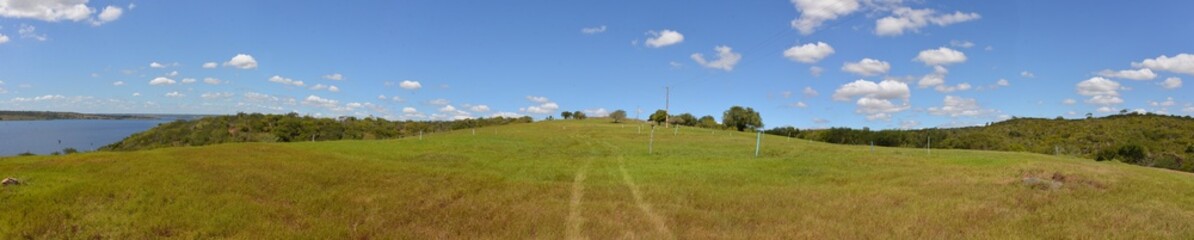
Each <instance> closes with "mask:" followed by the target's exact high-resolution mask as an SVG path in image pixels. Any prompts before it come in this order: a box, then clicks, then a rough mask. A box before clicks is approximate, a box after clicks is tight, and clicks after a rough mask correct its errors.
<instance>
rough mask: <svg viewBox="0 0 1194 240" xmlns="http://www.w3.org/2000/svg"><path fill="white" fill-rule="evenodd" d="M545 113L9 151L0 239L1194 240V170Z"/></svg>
mask: <svg viewBox="0 0 1194 240" xmlns="http://www.w3.org/2000/svg"><path fill="white" fill-rule="evenodd" d="M639 127H640V126H639V125H636V124H612V123H607V122H604V121H601V120H589V121H549V122H539V123H533V124H516V125H506V126H498V127H488V128H481V129H478V130H477V131H476V132H475V134H474V133H473V132H472V131H469V130H462V131H453V132H447V133H442V134H430V135H426V136H424V137H423V138H422V139H419V138H404V139H400V140H378V141H328V142H302V143H234V144H221V145H212V146H202V147H180V148H162V149H155V150H148V151H133V152H97V153H87V154H77V155H68V156H35V157H15V158H2V159H0V175H2V176H12V177H16V178H19V179H22V180H24V181H25V182H26V184H24V185H20V186H6V187H3V188H2V189H0V203H2V204H3V208H4V210H3V211H0V222H3V223H5V224H0V238H5V239H12V238H105V239H137V238H236V239H278V238H315V239H329V238H332V239H340V238H354V239H364V238H382V239H433V238H440V239H442V238H457V239H459V238H464V239H476V238H497V239H527V238H547V239H553V238H554V239H558V238H568V239H580V238H592V239H608V238H648V239H660V238H676V239H693V238H698V239H704V238H775V237H778V236H783V237H786V238H814V239H825V238H831V239H837V238H863V239H875V238H926V237H929V238H947V239H954V238H1002V239H1018V238H1047V239H1057V238H1078V239H1089V238H1131V239H1137V238H1178V239H1189V238H1194V221H1189V220H1190V219H1194V193H1191V192H1190V191H1188V189H1192V188H1194V180H1192V179H1194V178H1192V176H1191V175H1190V174H1187V173H1182V172H1174V171H1167V170H1162V169H1155V168H1144V167H1139V166H1132V165H1127V164H1122V163H1117V162H1094V161H1089V160H1084V159H1077V158H1069V157H1056V156H1046V155H1038V154H1027V153H1006V152H987V151H971V150H933V151H932V152H931V153H928V152H926V151H925V150H924V149H906V148H882V147H880V148H873V149H872V148H869V147H859V146H844V145H832V144H825V143H817V142H809V141H803V140H792V139H786V138H781V137H776V136H766V137H764V138H763V139H762V144H763V147H762V151H761V152H762V154H761V156H760V157H757V158H756V157H754V156H753V154H754V144H755V135H753V134H747V133H738V132H728V131H711V130H706V129H696V128H682V129H680V130H679V131H678V133H677V132H673V131H674V130H670V129H669V130H658V131H656V132H654V133H653V135H654V141H653V149H652V150H651V151H653V152H654V154H648V144H649V143H650V142H652V141H651V140H649V138H650V136H651V135H652V133H650V130H649V129H648V128H642V130H641V131H640V128H639Z"/></svg>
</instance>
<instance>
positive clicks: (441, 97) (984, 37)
mask: <svg viewBox="0 0 1194 240" xmlns="http://www.w3.org/2000/svg"><path fill="white" fill-rule="evenodd" d="M1189 9H1194V3H1191V2H1189V1H899V0H822V1H815V0H797V1H782V0H781V1H478V2H468V3H462V2H452V1H377V2H368V1H354V2H351V3H336V4H306V3H303V4H295V2H293V1H247V2H246V1H88V0H45V1H20V0H0V66H3V67H0V81H2V83H0V109H16V110H51V111H78V112H92V113H203V114H232V113H236V112H242V111H243V112H268V113H286V112H292V111H293V112H299V113H302V114H310V115H315V116H341V115H354V116H369V115H372V116H378V117H385V118H389V119H416V120H425V119H453V118H468V117H491V116H521V115H529V116H533V117H535V118H537V119H541V118H543V117H545V116H548V115H554V116H558V114H559V112H560V111H578V110H580V111H586V112H589V115H603V114H604V113H607V112H611V111H614V110H617V109H624V110H627V111H628V112H629V113H630V115H631V116H632V117H633V116H634V115H636V110H638V109H641V110H642V111H643V112H644V113H643V117H645V116H646V115H647V114H649V113H650V112H653V111H654V110H655V109H661V108H663V107H664V106H663V105H664V87H668V86H670V87H671V108H672V112H673V113H680V112H690V113H693V114H695V115H697V116H702V115H713V116H714V117H717V118H718V119H720V115H721V112H722V111H724V110H725V109H727V108H729V107H730V106H733V105H741V106H747V107H752V108H754V109H756V110H758V111H759V112H761V114H762V117H763V119H764V123H765V124H766V125H767V127H776V126H784V125H792V126H797V127H801V128H822V127H831V126H849V127H871V128H924V127H952V126H967V125H974V124H983V123H986V122H993V121H999V120H1002V119H1006V118H1009V117H1011V116H1021V117H1048V118H1052V117H1056V116H1064V117H1067V118H1080V117H1084V116H1085V114H1086V113H1088V112H1089V113H1093V114H1095V115H1096V116H1101V115H1106V114H1111V113H1118V112H1119V111H1120V110H1121V109H1128V110H1130V111H1147V112H1155V113H1163V114H1175V115H1190V114H1194V105H1192V103H1194V97H1191V94H1189V93H1191V92H1190V90H1189V86H1183V84H1181V82H1182V81H1185V80H1188V79H1191V78H1192V76H1194V54H1192V53H1194V49H1191V47H1194V45H1191V44H1189V39H1194V21H1189V20H1188V18H1187V17H1185V16H1187V14H1188V10H1189ZM830 49H832V50H830ZM698 54H699V55H698ZM698 56H699V57H698ZM205 65H208V66H205ZM299 82H301V83H299ZM415 83H417V84H415ZM333 86H334V87H333Z"/></svg>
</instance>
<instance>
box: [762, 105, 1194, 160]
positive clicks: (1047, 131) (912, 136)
mask: <svg viewBox="0 0 1194 240" xmlns="http://www.w3.org/2000/svg"><path fill="white" fill-rule="evenodd" d="M767 132H768V133H771V134H775V135H782V136H788V135H789V134H791V136H793V137H800V138H804V139H810V140H816V141H822V142H829V143H839V144H855V145H868V144H871V143H872V142H873V143H874V144H875V145H877V146H893V147H914V148H925V147H926V146H927V145H928V144H929V139H930V137H931V139H932V148H952V149H977V150H997V151H1018V152H1033V153H1043V154H1056V155H1068V156H1079V157H1083V158H1089V159H1095V160H1118V161H1123V162H1127V163H1132V164H1137V165H1143V166H1152V167H1160V168H1168V169H1174V170H1181V171H1187V172H1191V171H1194V162H1190V161H1191V160H1194V119H1192V118H1191V117H1189V116H1165V115H1155V114H1136V113H1129V114H1120V115H1112V116H1107V117H1102V118H1088V119H1061V118H1057V119H1043V118H1014V119H1011V120H1007V121H1002V122H997V123H993V124H988V125H987V126H982V127H966V128H949V129H937V128H933V129H920V130H882V131H871V130H869V129H861V130H859V129H849V128H830V129H821V130H794V129H791V128H776V129H771V130H768V131H767Z"/></svg>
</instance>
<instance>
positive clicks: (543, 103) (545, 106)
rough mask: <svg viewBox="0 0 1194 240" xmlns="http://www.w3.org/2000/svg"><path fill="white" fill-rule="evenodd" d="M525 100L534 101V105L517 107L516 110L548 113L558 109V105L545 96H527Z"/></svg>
mask: <svg viewBox="0 0 1194 240" xmlns="http://www.w3.org/2000/svg"><path fill="white" fill-rule="evenodd" d="M527 100H529V101H531V102H534V103H536V105H533V106H529V107H524V108H519V109H518V111H520V112H526V113H533V114H549V113H552V112H555V111H556V110H557V109H560V105H559V104H556V103H555V102H552V101H551V100H549V99H547V97H537V96H527Z"/></svg>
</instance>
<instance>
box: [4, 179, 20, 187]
mask: <svg viewBox="0 0 1194 240" xmlns="http://www.w3.org/2000/svg"><path fill="white" fill-rule="evenodd" d="M0 185H3V186H8V185H21V180H17V179H16V178H11V177H10V178H4V180H3V181H0Z"/></svg>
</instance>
